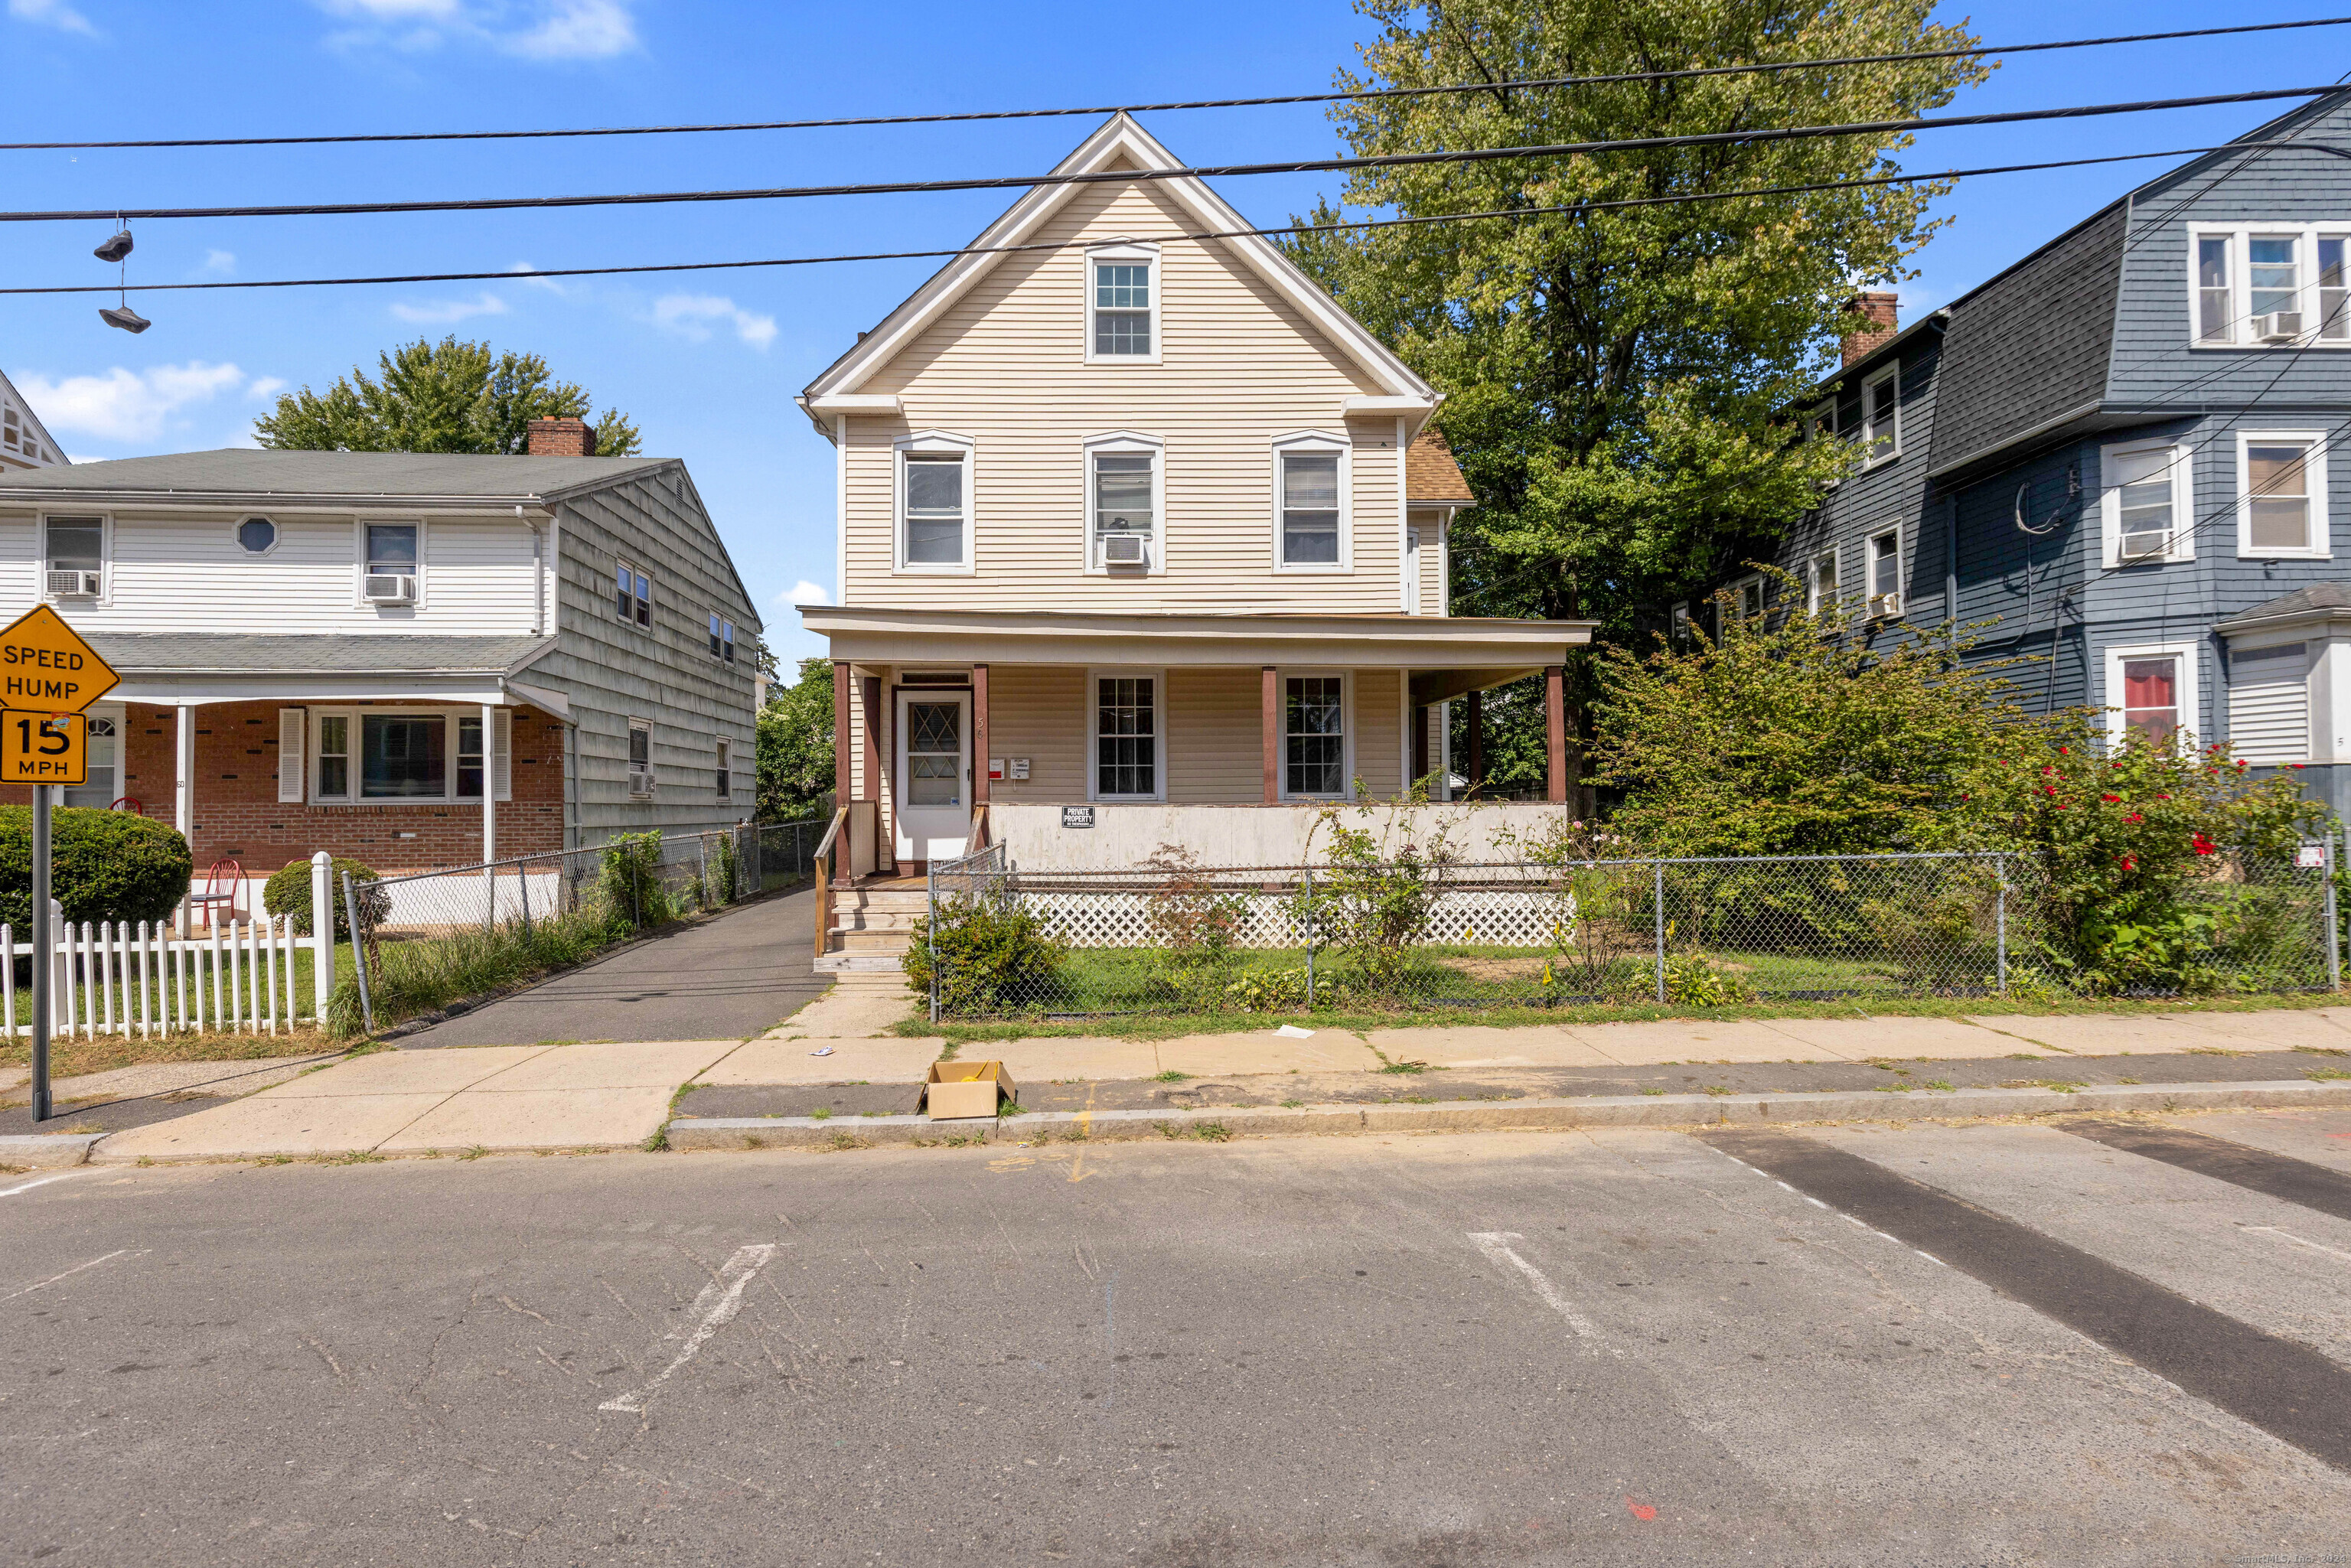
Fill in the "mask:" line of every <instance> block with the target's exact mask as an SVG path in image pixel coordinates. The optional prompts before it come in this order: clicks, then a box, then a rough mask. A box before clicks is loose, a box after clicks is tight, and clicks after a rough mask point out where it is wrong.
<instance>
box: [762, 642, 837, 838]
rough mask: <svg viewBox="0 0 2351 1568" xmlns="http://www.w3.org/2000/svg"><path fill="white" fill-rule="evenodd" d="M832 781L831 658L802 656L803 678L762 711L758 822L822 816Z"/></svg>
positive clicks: (772, 697) (775, 696) (773, 694)
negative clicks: (804, 657) (806, 657)
mask: <svg viewBox="0 0 2351 1568" xmlns="http://www.w3.org/2000/svg"><path fill="white" fill-rule="evenodd" d="M832 785H833V773H832V662H831V660H829V659H802V660H801V661H800V669H799V680H798V681H796V682H795V683H793V684H792V685H789V686H779V687H777V688H775V689H774V690H772V691H771V692H770V693H769V694H768V706H766V707H763V708H761V709H760V710H759V737H758V802H759V803H758V813H759V821H763V822H790V821H800V820H802V819H805V818H809V817H818V816H822V815H823V814H824V811H825V808H826V806H827V803H828V802H830V801H831V798H832Z"/></svg>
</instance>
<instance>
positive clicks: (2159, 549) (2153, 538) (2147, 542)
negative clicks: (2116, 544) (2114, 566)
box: [2122, 534, 2171, 560]
mask: <svg viewBox="0 0 2351 1568" xmlns="http://www.w3.org/2000/svg"><path fill="white" fill-rule="evenodd" d="M2170 542H2171V540H2170V537H2169V536H2168V535H2166V534H2125V535H2124V536H2123V549H2122V557H2123V559H2125V560H2153V559H2158V558H2160V557H2161V556H2162V554H2163V551H2164V547H2165V546H2166V545H2168V544H2169V543H2170Z"/></svg>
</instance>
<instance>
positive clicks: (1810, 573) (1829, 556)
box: [1804, 549, 1837, 615]
mask: <svg viewBox="0 0 2351 1568" xmlns="http://www.w3.org/2000/svg"><path fill="white" fill-rule="evenodd" d="M1836 599H1837V552H1836V551H1834V550H1833V549H1831V550H1823V551H1822V552H1821V553H1820V554H1818V555H1816V556H1814V557H1813V559H1811V560H1809V561H1807V562H1805V563H1804V613H1805V614H1807V615H1825V614H1827V613H1828V612H1830V611H1831V610H1832V609H1834V607H1835V605H1836Z"/></svg>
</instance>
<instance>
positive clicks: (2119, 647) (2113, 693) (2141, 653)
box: [2098, 643, 2203, 755]
mask: <svg viewBox="0 0 2351 1568" xmlns="http://www.w3.org/2000/svg"><path fill="white" fill-rule="evenodd" d="M2201 647H2202V645H2201V644H2200V643H2115V644H2109V645H2108V647H2107V648H2106V651H2105V689H2104V690H2102V691H2101V692H2100V693H2099V694H2098V695H2099V706H2100V711H2101V712H2103V713H2104V714H2105V721H2106V740H2107V742H2108V743H2109V744H2111V745H2115V746H2119V745H2121V744H2122V741H2123V730H2124V726H2123V664H2124V662H2125V661H2126V660H2129V659H2158V658H2161V657H2162V656H2163V655H2165V654H2167V653H2177V654H2178V655H2179V749H2180V751H2181V753H2182V754H2183V755H2188V754H2192V753H2193V752H2194V751H2195V749H2196V729H2197V726H2198V724H2199V722H2200V719H2199V716H2200V715H2201V714H2202V712H2203V707H2202V701H2201V698H2200V697H2199V695H2198V694H2199V691H2200V690H2201V687H2200V686H2199V683H2198V678H2197V676H2198V671H2197V664H2198V657H2197V655H2198V654H2199V652H2200V651H2201Z"/></svg>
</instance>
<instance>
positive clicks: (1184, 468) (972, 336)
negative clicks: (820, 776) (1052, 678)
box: [845, 185, 1403, 614]
mask: <svg viewBox="0 0 2351 1568" xmlns="http://www.w3.org/2000/svg"><path fill="white" fill-rule="evenodd" d="M1197 227H1198V225H1197V223H1196V221H1194V220H1193V219H1192V218H1190V217H1189V216H1188V214H1186V213H1185V212H1184V211H1183V210H1182V209H1181V208H1180V207H1179V206H1177V205H1176V204H1175V203H1174V202H1173V201H1172V200H1171V199H1170V198H1169V197H1168V195H1167V194H1166V193H1165V192H1164V191H1159V190H1155V189H1149V188H1144V187H1137V186H1114V185H1102V186H1090V187H1087V188H1085V189H1084V190H1082V191H1081V192H1079V193H1077V194H1076V195H1074V196H1072V197H1071V199H1070V201H1069V203H1068V204H1067V205H1066V206H1064V207H1063V208H1062V209H1061V212H1060V213H1058V214H1055V215H1054V216H1053V218H1052V219H1050V221H1049V222H1047V223H1046V224H1044V225H1041V226H1040V230H1039V232H1038V234H1037V235H1036V238H1038V239H1039V240H1041V241H1063V240H1072V239H1085V238H1089V237H1097V236H1098V237H1104V238H1107V237H1110V236H1113V235H1133V236H1136V237H1150V236H1155V235H1161V236H1164V235H1173V234H1181V233H1186V232H1190V231H1193V230H1196V228H1197ZM1160 257H1161V260H1160V269H1159V275H1160V284H1161V287H1160V298H1159V300H1158V302H1157V308H1158V313H1159V319H1158V329H1159V340H1160V350H1161V352H1160V361H1159V362H1158V363H1156V364H1152V365H1103V364H1087V363H1086V362H1085V356H1084V344H1085V287H1086V283H1087V274H1086V265H1087V264H1086V259H1085V253H1084V252H1083V251H1082V250H1081V249H1075V248H1072V249H1063V250H1056V251H1048V252H1040V253H1034V254H1028V255H1020V256H1008V257H1006V258H1005V259H1004V260H1003V261H1002V262H1001V263H999V264H998V266H997V267H995V268H994V269H993V270H992V271H991V272H989V273H988V275H987V277H984V278H982V279H980V280H979V281H978V282H977V284H975V285H974V286H973V287H971V289H970V290H969V291H968V292H967V294H966V295H965V296H964V297H963V298H961V299H960V300H958V301H957V302H956V305H955V306H954V307H953V308H950V309H949V310H947V311H946V312H945V313H944V314H943V315H942V317H941V318H940V319H939V320H937V321H936V322H935V323H934V324H933V325H932V326H931V327H930V328H929V329H927V330H926V331H925V332H924V333H922V334H921V335H919V336H918V337H917V338H915V339H914V341H912V342H911V343H909V344H908V345H907V346H906V347H905V348H904V350H902V351H901V352H900V353H899V354H898V355H897V356H896V357H895V358H894V359H893V361H891V363H890V364H888V365H887V366H885V367H883V369H882V370H881V371H880V372H879V373H878V374H877V375H876V376H875V378H874V380H873V382H872V384H871V386H870V387H869V388H867V389H866V390H869V391H872V392H896V393H898V394H899V397H900V399H901V405H902V410H903V412H902V413H900V414H898V415H895V416H890V417H875V416H852V417H851V418H850V420H849V422H848V432H849V438H848V442H847V446H846V453H845V456H846V466H847V470H848V485H847V488H848V497H847V499H848V512H849V538H848V541H847V542H848V556H849V583H848V593H847V595H846V599H847V602H850V603H853V604H900V605H909V606H937V607H952V608H962V609H970V608H999V609H1002V608H1024V609H1088V610H1104V609H1113V610H1134V611H1160V612H1166V611H1184V610H1196V611H1217V610H1230V609H1233V608H1236V607H1238V606H1244V605H1245V606H1247V607H1248V608H1249V609H1251V610H1255V611H1259V612H1314V611H1323V612H1333V613H1342V612H1356V613H1387V614H1393V613H1395V611H1396V609H1397V601H1398V595H1399V591H1400V583H1401V576H1400V573H1401V571H1402V561H1401V559H1400V551H1401V549H1402V544H1403V531H1402V527H1401V523H1402V518H1401V517H1400V515H1399V512H1398V507H1397V498H1398V496H1397V485H1398V477H1399V466H1400V463H1401V458H1402V454H1401V453H1400V452H1399V450H1398V448H1397V446H1396V433H1397V423H1396V420H1395V417H1394V416H1392V415H1382V416H1378V417H1370V418H1358V419H1354V420H1349V419H1346V418H1345V417H1343V413H1342V411H1341V404H1342V402H1343V400H1344V399H1346V398H1349V397H1353V396H1359V395H1376V394H1378V393H1379V392H1381V391H1382V389H1381V388H1380V387H1378V386H1376V385H1374V384H1373V383H1372V382H1371V381H1370V380H1369V378H1368V377H1367V376H1366V375H1365V374H1364V371H1362V370H1360V369H1359V368H1358V367H1357V366H1356V365H1355V364H1354V362H1353V361H1352V360H1351V359H1349V358H1348V357H1347V356H1346V355H1345V354H1343V353H1342V352H1341V351H1340V350H1338V349H1337V348H1336V347H1335V346H1334V345H1333V344H1332V342H1331V341H1330V340H1328V339H1327V338H1325V337H1324V336H1323V335H1322V332H1321V331H1320V329H1317V328H1315V327H1314V326H1313V325H1311V323H1310V322H1308V321H1307V320H1306V319H1304V318H1303V317H1301V315H1300V314H1299V313H1298V312H1297V311H1296V310H1295V309H1294V308H1292V307H1290V305H1289V304H1288V303H1286V302H1285V301H1283V300H1282V299H1280V298H1278V297H1277V296H1276V295H1275V294H1274V293H1273V291H1272V290H1271V289H1270V287H1268V286H1267V285H1266V283H1265V281H1264V280H1263V279H1262V278H1261V277H1259V276H1258V275H1257V274H1256V273H1255V272H1254V271H1253V270H1252V269H1251V268H1250V267H1248V266H1247V265H1246V264H1244V263H1242V262H1240V261H1238V259H1236V258H1235V256H1233V255H1232V253H1231V252H1230V251H1229V249H1228V247H1227V246H1224V245H1223V244H1221V243H1219V242H1215V241H1207V242H1195V241H1186V240H1166V241H1165V242H1164V243H1163V245H1162V249H1161V252H1160ZM920 430H937V431H945V432H948V433H951V434H957V435H962V436H967V437H969V438H970V439H971V440H972V441H973V442H974V443H975V447H974V451H973V465H974V474H973V483H972V495H971V504H972V507H973V522H974V532H975V535H976V548H975V566H976V568H977V570H976V572H975V574H974V575H972V576H951V577H950V576H925V575H922V574H918V573H899V572H894V571H893V570H892V562H893V534H892V528H893V510H894V493H895V484H894V470H893V452H894V443H895V442H896V440H897V439H898V438H899V437H900V436H902V435H904V434H906V433H908V432H910V431H920ZM1114 431H1128V432H1133V433H1135V434H1143V435H1148V436H1153V437H1155V438H1157V439H1159V440H1160V441H1162V442H1164V443H1165V450H1164V457H1163V463H1164V473H1163V488H1164V522H1165V570H1163V571H1158V572H1155V573H1152V574H1150V575H1148V576H1134V577H1112V576H1109V575H1107V574H1103V573H1099V572H1096V573H1089V572H1087V571H1086V570H1085V569H1084V567H1085V563H1084V540H1085V520H1086V517H1085V513H1086V495H1085V476H1084V472H1083V459H1082V443H1083V442H1084V441H1085V439H1086V438H1087V437H1089V436H1092V435H1101V434H1109V433H1112V432H1114ZM1307 431H1321V432H1324V433H1326V434H1333V435H1343V436H1344V437H1346V438H1347V439H1348V440H1350V441H1351V442H1352V443H1353V448H1352V456H1351V462H1350V470H1351V481H1350V489H1349V504H1348V516H1349V521H1350V526H1351V529H1352V538H1353V551H1352V553H1353V570H1352V571H1350V572H1346V573H1332V574H1307V573H1287V572H1277V571H1275V570H1273V543H1272V541H1273V443H1274V441H1275V440H1277V439H1278V438H1280V437H1283V436H1289V435H1295V434H1301V433H1304V432H1307Z"/></svg>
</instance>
